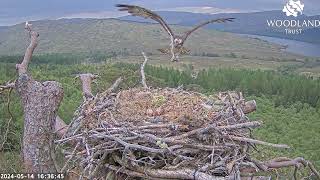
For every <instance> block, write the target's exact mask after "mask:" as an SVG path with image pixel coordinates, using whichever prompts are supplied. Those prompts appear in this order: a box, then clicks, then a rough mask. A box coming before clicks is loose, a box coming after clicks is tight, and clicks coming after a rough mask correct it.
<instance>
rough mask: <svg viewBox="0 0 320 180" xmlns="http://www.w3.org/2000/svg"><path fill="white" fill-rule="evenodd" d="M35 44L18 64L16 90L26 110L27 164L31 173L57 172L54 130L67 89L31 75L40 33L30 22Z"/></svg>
mask: <svg viewBox="0 0 320 180" xmlns="http://www.w3.org/2000/svg"><path fill="white" fill-rule="evenodd" d="M26 29H27V30H28V31H29V34H30V38H31V43H30V45H29V47H28V48H27V50H26V53H25V56H24V59H23V61H22V63H21V64H18V65H17V66H16V67H17V70H18V73H19V78H18V79H17V81H16V84H15V88H16V90H17V92H18V94H19V96H20V97H21V101H22V105H23V110H24V132H23V150H22V153H23V163H24V167H25V171H26V172H29V173H49V172H50V173H52V172H56V171H57V170H56V168H55V163H54V158H53V157H54V156H53V154H54V147H53V146H54V144H53V138H54V127H55V122H56V114H57V110H58V107H59V105H60V102H61V100H62V98H63V89H62V87H61V85H60V84H59V83H57V82H53V81H48V82H44V83H40V82H37V81H35V80H34V79H33V78H32V77H31V76H30V75H28V74H27V69H28V64H29V63H30V61H31V57H32V53H33V51H34V49H35V48H36V47H37V44H38V42H37V40H38V36H39V34H38V33H37V32H35V31H33V30H32V29H31V25H30V24H28V23H26Z"/></svg>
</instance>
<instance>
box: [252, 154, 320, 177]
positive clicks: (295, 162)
mask: <svg viewBox="0 0 320 180" xmlns="http://www.w3.org/2000/svg"><path fill="white" fill-rule="evenodd" d="M251 161H252V162H253V163H254V164H255V165H256V166H257V167H258V168H259V169H260V170H261V171H270V170H272V169H279V168H284V167H292V166H293V167H295V172H294V178H295V179H297V177H296V170H297V169H298V168H300V167H301V165H303V166H304V167H309V169H310V171H311V172H312V173H313V174H314V175H315V176H316V177H317V179H320V173H319V172H318V171H317V170H316V168H315V167H314V166H313V164H312V163H311V162H309V161H306V160H305V159H303V158H301V157H298V158H295V159H290V158H287V157H279V158H275V159H272V160H269V161H266V162H260V161H257V160H251Z"/></svg>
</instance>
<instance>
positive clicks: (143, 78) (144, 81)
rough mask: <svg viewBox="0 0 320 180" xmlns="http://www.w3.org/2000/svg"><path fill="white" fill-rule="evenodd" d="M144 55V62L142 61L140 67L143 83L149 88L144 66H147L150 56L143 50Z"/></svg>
mask: <svg viewBox="0 0 320 180" xmlns="http://www.w3.org/2000/svg"><path fill="white" fill-rule="evenodd" d="M142 55H143V57H144V62H143V63H142V65H141V68H140V73H141V83H142V86H143V87H144V88H145V89H148V86H147V83H146V75H145V73H144V67H145V66H146V64H147V62H148V57H147V55H146V54H145V53H144V52H142Z"/></svg>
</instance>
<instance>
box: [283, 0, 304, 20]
mask: <svg viewBox="0 0 320 180" xmlns="http://www.w3.org/2000/svg"><path fill="white" fill-rule="evenodd" d="M303 9H304V4H302V3H301V1H300V0H299V1H294V0H290V1H289V2H288V3H287V4H286V5H284V7H283V10H282V12H284V13H286V15H287V16H294V17H297V16H298V14H299V13H300V14H302V12H303Z"/></svg>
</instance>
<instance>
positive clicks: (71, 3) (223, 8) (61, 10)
mask: <svg viewBox="0 0 320 180" xmlns="http://www.w3.org/2000/svg"><path fill="white" fill-rule="evenodd" d="M301 1H302V3H304V4H305V11H304V13H305V14H309V15H311V14H312V15H314V14H320V0H301ZM286 2H287V0H0V26H4V25H12V24H17V23H21V22H24V21H26V20H39V19H58V18H63V17H67V18H72V17H83V18H85V17H93V18H109V17H118V16H121V15H123V14H119V12H117V11H116V8H115V7H114V4H118V3H128V4H135V5H140V6H145V7H147V8H150V9H152V10H178V11H191V12H203V13H217V12H219V13H220V12H250V11H264V10H282V8H283V5H284V4H285V3H286ZM203 7H206V8H203ZM202 10H203V11H202Z"/></svg>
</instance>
